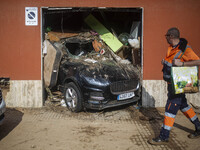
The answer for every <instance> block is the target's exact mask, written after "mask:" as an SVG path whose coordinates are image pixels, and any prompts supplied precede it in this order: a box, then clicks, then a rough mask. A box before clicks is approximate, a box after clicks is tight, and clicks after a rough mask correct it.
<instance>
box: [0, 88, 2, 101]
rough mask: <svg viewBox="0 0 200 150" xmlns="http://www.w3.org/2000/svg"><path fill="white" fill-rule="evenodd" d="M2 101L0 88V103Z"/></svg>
mask: <svg viewBox="0 0 200 150" xmlns="http://www.w3.org/2000/svg"><path fill="white" fill-rule="evenodd" d="M1 102H2V92H1V89H0V104H1Z"/></svg>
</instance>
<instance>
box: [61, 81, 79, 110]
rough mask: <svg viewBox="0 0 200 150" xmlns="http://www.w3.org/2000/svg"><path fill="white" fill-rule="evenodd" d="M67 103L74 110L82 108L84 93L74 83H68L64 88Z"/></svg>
mask: <svg viewBox="0 0 200 150" xmlns="http://www.w3.org/2000/svg"><path fill="white" fill-rule="evenodd" d="M64 97H65V103H66V105H67V107H68V108H69V110H71V111H72V112H79V111H81V110H82V95H81V92H80V90H79V89H78V87H77V86H76V85H75V84H74V83H73V82H70V83H67V84H66V85H65V90H64Z"/></svg>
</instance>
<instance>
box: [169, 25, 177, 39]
mask: <svg viewBox="0 0 200 150" xmlns="http://www.w3.org/2000/svg"><path fill="white" fill-rule="evenodd" d="M167 35H171V36H173V37H174V38H180V32H179V30H178V28H176V27H173V28H170V29H169V30H168V31H167Z"/></svg>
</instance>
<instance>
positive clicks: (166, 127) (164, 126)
mask: <svg viewBox="0 0 200 150" xmlns="http://www.w3.org/2000/svg"><path fill="white" fill-rule="evenodd" d="M162 127H163V128H164V129H165V130H169V131H170V130H171V128H172V127H169V126H166V125H164V124H163V125H162Z"/></svg>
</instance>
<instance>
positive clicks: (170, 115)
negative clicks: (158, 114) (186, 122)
mask: <svg viewBox="0 0 200 150" xmlns="http://www.w3.org/2000/svg"><path fill="white" fill-rule="evenodd" d="M165 116H168V117H171V118H175V117H176V115H174V114H171V113H168V112H165Z"/></svg>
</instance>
